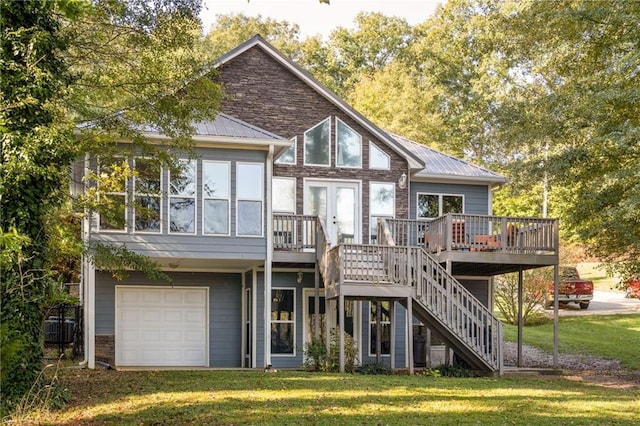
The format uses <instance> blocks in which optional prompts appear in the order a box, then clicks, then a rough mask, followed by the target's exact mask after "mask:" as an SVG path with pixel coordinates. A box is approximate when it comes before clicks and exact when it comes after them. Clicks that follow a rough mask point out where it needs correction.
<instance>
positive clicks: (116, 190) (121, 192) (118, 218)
mask: <svg viewBox="0 0 640 426" xmlns="http://www.w3.org/2000/svg"><path fill="white" fill-rule="evenodd" d="M128 169H129V165H128V163H127V160H126V159H124V158H121V159H116V160H114V161H113V162H112V163H110V164H107V163H104V162H101V163H99V164H98V175H99V176H100V177H101V180H100V182H98V202H99V203H100V217H99V220H98V227H99V230H100V231H120V232H123V231H126V229H127V178H126V176H127V171H128Z"/></svg>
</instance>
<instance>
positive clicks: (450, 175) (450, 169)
mask: <svg viewBox="0 0 640 426" xmlns="http://www.w3.org/2000/svg"><path fill="white" fill-rule="evenodd" d="M389 134H390V135H391V136H392V137H393V138H394V139H395V140H396V141H397V142H399V143H400V144H402V146H404V147H405V149H408V150H410V151H411V152H413V154H414V155H416V156H417V157H419V158H420V159H421V160H422V161H424V163H425V168H424V169H422V170H421V171H419V172H417V173H415V174H414V175H413V176H412V179H416V178H418V179H420V178H429V179H434V178H436V179H451V180H465V181H469V182H473V181H475V182H478V181H483V182H493V183H505V182H507V178H506V177H504V176H502V175H501V174H498V173H495V172H492V171H490V170H487V169H485V168H483V167H480V166H476V165H475V164H471V163H468V162H466V161H464V160H461V159H460V158H456V157H454V156H452V155H449V154H445V153H443V152H440V151H438V150H435V149H433V148H430V147H428V146H426V145H422V144H420V143H418V142H415V141H412V140H410V139H407V138H405V137H402V136H398V135H395V134H393V133H389Z"/></svg>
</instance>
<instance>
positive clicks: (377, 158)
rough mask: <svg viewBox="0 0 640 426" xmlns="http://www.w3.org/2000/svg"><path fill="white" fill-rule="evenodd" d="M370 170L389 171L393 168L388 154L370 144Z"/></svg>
mask: <svg viewBox="0 0 640 426" xmlns="http://www.w3.org/2000/svg"><path fill="white" fill-rule="evenodd" d="M369 168H370V169H382V170H389V169H390V168H391V157H389V155H388V154H387V153H386V152H383V151H382V150H381V149H380V148H378V147H377V146H375V145H374V144H373V142H369Z"/></svg>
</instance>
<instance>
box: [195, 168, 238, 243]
mask: <svg viewBox="0 0 640 426" xmlns="http://www.w3.org/2000/svg"><path fill="white" fill-rule="evenodd" d="M230 196H231V164H230V163H228V162H221V161H203V162H202V233H203V234H207V235H229V228H230V227H229V216H230V207H231V202H230Z"/></svg>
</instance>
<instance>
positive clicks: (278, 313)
mask: <svg viewBox="0 0 640 426" xmlns="http://www.w3.org/2000/svg"><path fill="white" fill-rule="evenodd" d="M285 301H287V302H289V303H290V306H286V304H285V303H284V302H285ZM281 308H282V309H281ZM283 317H284V318H283ZM283 333H284V334H285V336H284V337H285V338H286V340H285V338H283ZM271 354H272V355H275V356H296V290H295V289H294V288H272V289H271Z"/></svg>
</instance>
